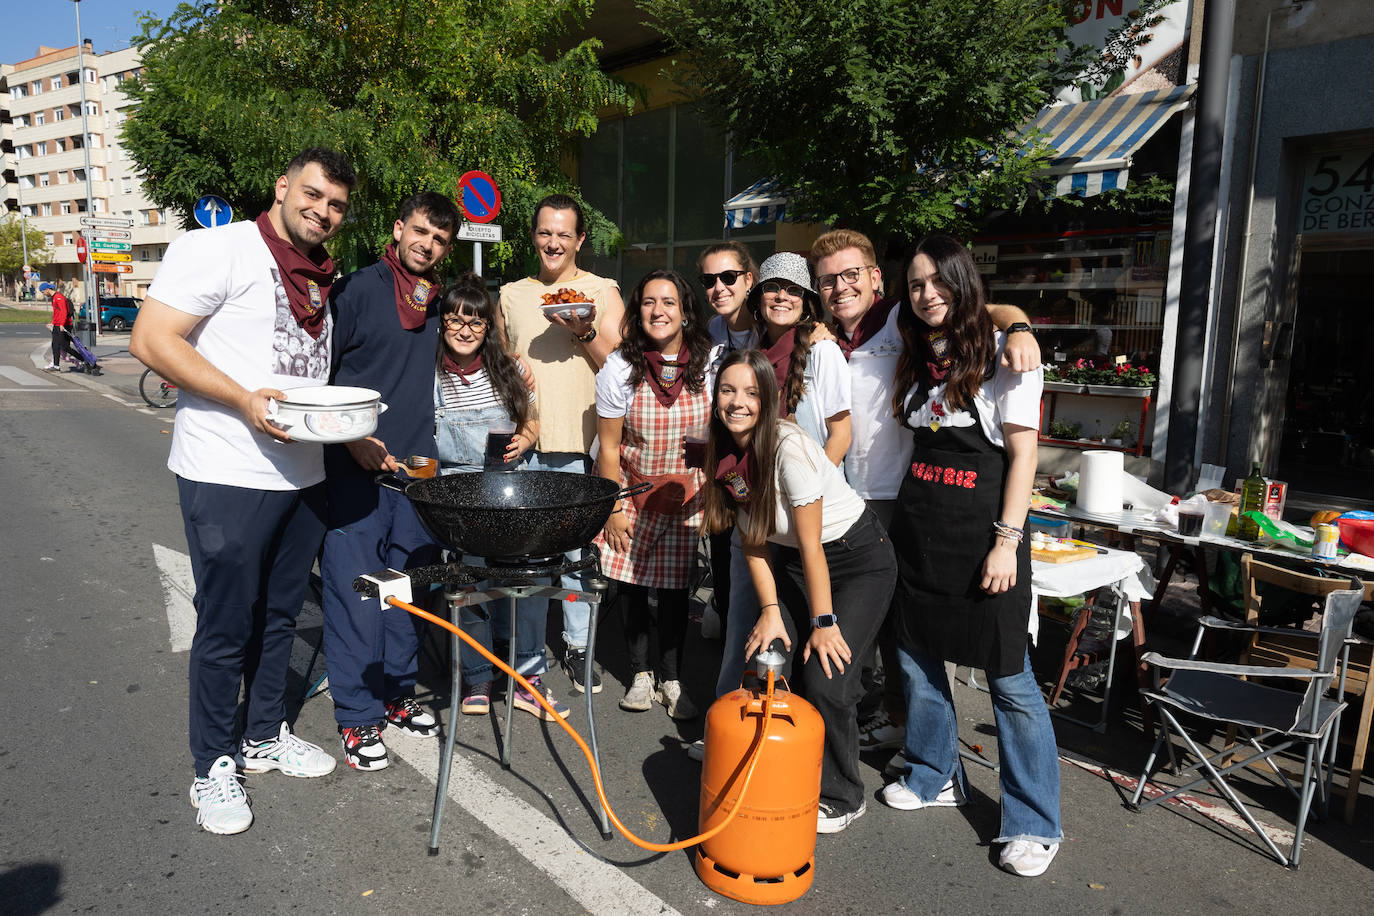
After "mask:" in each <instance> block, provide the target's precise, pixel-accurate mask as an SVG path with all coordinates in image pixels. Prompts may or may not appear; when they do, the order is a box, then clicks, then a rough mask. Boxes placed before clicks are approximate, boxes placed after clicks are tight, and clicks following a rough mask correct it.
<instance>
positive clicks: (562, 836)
mask: <svg viewBox="0 0 1374 916" xmlns="http://www.w3.org/2000/svg"><path fill="white" fill-rule="evenodd" d="M386 746H387V749H388V750H389V751H390V752H391V753H393V754H395V755H396V756H397V757H400V758H401V759H402V760H404V761H405V762H406V763H408V764H410V765H411V766H412V767H414V768H415V769H416V770H418V771H420V773H422V774H423V775H424V777H425V778H426V779H428V780H429V781H430V782H431V783H437V782H438V778H439V742H438V741H435V740H434V739H433V738H430V739H424V738H408V737H406V736H404V735H400V734H395V733H394V731H393V730H390V729H388V731H387V735H386ZM448 786H449V788H448V797H449V801H450V802H453V803H456V804H457V805H459V806H460V807H462V808H463V809H464V810H465V811H467V812H468V813H469V814H471V815H472V816H473V817H475V818H477V820H479V821H481V822H482V823H483V824H485V825H486V826H487V827H489V828H491V830H493V831H494V832H495V833H496V835H497V836H499V837H501V838H503V839H504V840H506V841H507V842H508V843H510V845H511V847H512V848H513V849H514V850H515V851H516V852H517V853H519V854H520V855H521V856H523V857H524V858H525V859H526V860H528V861H529V863H530V864H531V865H533V866H534V867H535V868H537V869H539V870H540V871H542V872H543V873H544V874H546V875H548V876H549V878H550V879H552V880H553V882H554V883H555V884H557V885H558V886H559V887H561V888H562V889H563V890H564V891H565V892H566V893H567V894H568V896H570V897H572V898H573V899H574V900H576V901H577V902H578V903H579V904H580V905H582V906H583V907H585V908H586V909H587V911H588V912H591V913H598V914H624V916H640V914H642V913H658V914H662V916H675V914H676V913H677V910H675V909H673V908H672V907H671V906H669V905H668V904H667V903H666V902H664V901H663V900H661V899H660V898H658V897H657V896H655V895H654V894H652V893H650V892H649V890H648V889H647V888H645V887H644V886H643V885H642V884H640V883H639V882H637V881H635V880H634V879H633V878H631V877H630V876H628V875H626V874H625V873H624V872H623V871H621V870H620V869H619V868H618V867H616V866H615V865H612V864H611V863H609V862H606V861H605V860H603V859H600V858H598V857H597V856H596V855H594V854H592V853H589V852H588V851H587V849H586V848H585V847H584V846H582V845H580V844H579V843H578V842H577V840H576V839H574V838H573V837H572V836H571V835H569V833H568V830H567V828H565V827H561V826H559V825H558V824H557V823H555V822H554V821H552V820H551V819H549V818H548V817H547V816H546V815H544V814H543V813H542V812H540V811H539V810H537V809H536V808H534V807H532V806H530V805H528V804H526V803H525V802H524V801H523V800H521V799H520V798H518V797H517V796H515V795H514V794H512V793H511V791H510V790H509V789H507V788H505V787H504V786H502V785H501V784H500V783H497V782H495V781H494V780H492V779H491V778H490V777H488V776H487V775H486V774H485V773H483V772H482V771H481V770H479V769H478V768H477V767H475V766H473V764H472V763H471V762H470V761H469V760H468V759H467V758H466V757H465V756H464V755H463V754H461V753H458V752H457V751H456V750H455V752H454V755H453V764H452V768H451V770H450V775H449V783H448ZM587 826H588V829H589V830H592V831H595V828H594V827H592V826H591V824H590V823H588V825H587ZM532 850H538V855H530V854H529V852H528V851H532Z"/></svg>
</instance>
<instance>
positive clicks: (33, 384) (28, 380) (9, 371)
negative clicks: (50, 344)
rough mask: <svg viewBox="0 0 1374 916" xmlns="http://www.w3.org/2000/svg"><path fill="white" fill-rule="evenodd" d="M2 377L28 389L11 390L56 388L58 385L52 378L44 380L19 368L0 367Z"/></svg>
mask: <svg viewBox="0 0 1374 916" xmlns="http://www.w3.org/2000/svg"><path fill="white" fill-rule="evenodd" d="M0 375H3V376H4V377H5V378H7V379H9V380H10V381H12V382H15V383H17V384H20V385H24V386H26V388H18V389H10V390H17V391H25V390H27V388H56V387H57V383H56V382H54V381H53V380H52V379H50V378H44V377H43V376H41V375H38V374H37V373H34V372H29V371H26V370H24V369H20V368H19V367H18V366H0Z"/></svg>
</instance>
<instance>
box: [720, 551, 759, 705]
mask: <svg viewBox="0 0 1374 916" xmlns="http://www.w3.org/2000/svg"><path fill="white" fill-rule="evenodd" d="M720 587H721V583H719V582H718V583H716V588H720ZM725 587H726V588H728V589H729V591H730V613H729V615H728V616H726V618H725V648H724V649H723V650H722V651H721V655H720V674H719V675H717V677H716V697H717V698H719V697H723V696H725V695H726V694H727V693H729V692H730V691H732V690H738V689H739V685H740V681H741V680H742V679H743V678H744V669H745V668H746V667H748V665H749V659H747V658H745V657H744V643H745V642H746V641H747V640H748V639H749V631H750V630H752V629H753V628H754V624H755V623H757V622H758V619H759V599H758V596H757V595H755V594H754V580H753V579H751V578H750V577H749V565H748V564H747V563H746V562H745V561H744V548H743V547H742V546H741V545H740V540H739V528H738V527H736V528H734V529H732V530H731V532H730V581H729V583H728V584H726V586H725Z"/></svg>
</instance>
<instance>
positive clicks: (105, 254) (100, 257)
mask: <svg viewBox="0 0 1374 916" xmlns="http://www.w3.org/2000/svg"><path fill="white" fill-rule="evenodd" d="M133 259H134V256H133V255H131V254H129V253H128V252H127V251H92V252H91V260H93V261H107V262H108V261H132V260H133Z"/></svg>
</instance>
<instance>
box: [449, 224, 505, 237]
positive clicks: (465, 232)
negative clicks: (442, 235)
mask: <svg viewBox="0 0 1374 916" xmlns="http://www.w3.org/2000/svg"><path fill="white" fill-rule="evenodd" d="M458 240H459V241H460V242H499V241H501V226H500V225H499V224H497V223H470V222H468V221H467V220H463V225H461V226H459V227H458Z"/></svg>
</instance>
